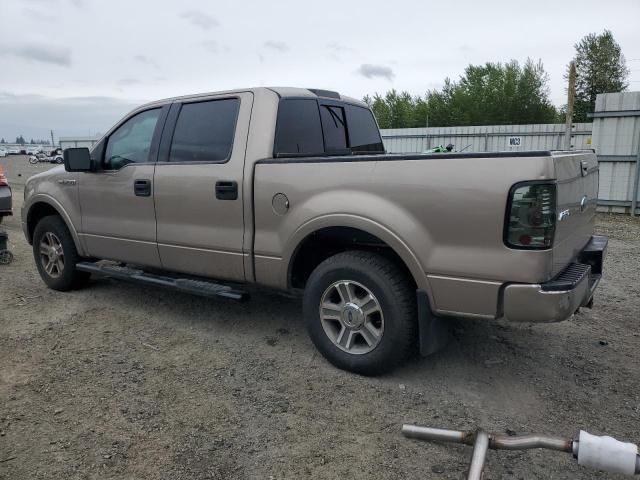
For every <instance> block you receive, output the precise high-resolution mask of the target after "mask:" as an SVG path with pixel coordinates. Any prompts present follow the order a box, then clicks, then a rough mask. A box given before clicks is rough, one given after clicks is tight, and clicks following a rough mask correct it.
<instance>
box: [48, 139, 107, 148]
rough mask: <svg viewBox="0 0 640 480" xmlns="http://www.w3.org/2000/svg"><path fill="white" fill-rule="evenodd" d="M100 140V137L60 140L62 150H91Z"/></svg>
mask: <svg viewBox="0 0 640 480" xmlns="http://www.w3.org/2000/svg"><path fill="white" fill-rule="evenodd" d="M98 140H100V137H60V138H59V139H58V141H59V144H60V148H61V149H62V150H65V149H67V148H74V147H87V148H91V147H93V146H94V145H95V144H96V143H97V142H98Z"/></svg>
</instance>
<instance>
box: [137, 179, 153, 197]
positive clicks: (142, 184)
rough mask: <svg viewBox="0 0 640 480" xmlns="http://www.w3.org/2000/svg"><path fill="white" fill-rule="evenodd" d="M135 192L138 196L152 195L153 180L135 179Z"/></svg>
mask: <svg viewBox="0 0 640 480" xmlns="http://www.w3.org/2000/svg"><path fill="white" fill-rule="evenodd" d="M133 193H135V194H136V196H137V197H150V196H151V180H147V179H141V180H134V182H133Z"/></svg>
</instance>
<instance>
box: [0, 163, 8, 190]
mask: <svg viewBox="0 0 640 480" xmlns="http://www.w3.org/2000/svg"><path fill="white" fill-rule="evenodd" d="M0 185H1V186H4V185H9V180H7V176H6V175H5V174H4V170H3V169H2V167H0Z"/></svg>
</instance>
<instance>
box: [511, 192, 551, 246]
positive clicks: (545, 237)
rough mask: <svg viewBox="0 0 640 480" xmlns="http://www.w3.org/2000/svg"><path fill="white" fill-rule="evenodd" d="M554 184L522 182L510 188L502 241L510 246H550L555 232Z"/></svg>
mask: <svg viewBox="0 0 640 480" xmlns="http://www.w3.org/2000/svg"><path fill="white" fill-rule="evenodd" d="M555 212H556V185H555V184H553V183H544V182H537V181H534V182H522V183H520V184H517V185H515V186H514V187H513V188H512V189H511V195H510V198H509V205H508V206H507V219H506V222H505V232H504V235H505V238H504V239H505V243H506V244H507V246H508V247H511V248H527V249H531V248H534V249H536V248H537V249H543V248H551V247H552V245H553V236H554V232H555V226H556V225H555V219H556V213H555Z"/></svg>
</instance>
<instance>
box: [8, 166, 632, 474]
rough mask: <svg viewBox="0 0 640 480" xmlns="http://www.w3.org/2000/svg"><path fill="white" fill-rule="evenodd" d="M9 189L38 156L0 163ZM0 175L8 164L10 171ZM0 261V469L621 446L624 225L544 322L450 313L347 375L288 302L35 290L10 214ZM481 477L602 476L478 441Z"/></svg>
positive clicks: (359, 463) (464, 456)
mask: <svg viewBox="0 0 640 480" xmlns="http://www.w3.org/2000/svg"><path fill="white" fill-rule="evenodd" d="M0 164H3V165H4V166H5V167H6V169H7V171H8V172H9V178H10V180H11V181H12V182H13V185H14V199H15V203H16V207H17V209H16V212H18V213H19V207H20V204H21V199H22V187H21V185H20V183H22V181H21V180H23V179H24V178H26V177H28V176H29V175H31V174H32V173H34V172H35V171H41V170H44V169H46V168H48V166H47V165H38V166H35V167H34V166H29V165H28V164H27V163H26V159H25V158H24V157H10V158H8V159H0ZM18 174H21V175H22V176H20V177H18ZM3 226H6V228H7V230H8V232H9V235H10V248H11V250H12V251H13V253H14V254H15V261H14V262H13V263H12V264H11V265H9V266H0V359H1V360H2V364H1V365H2V366H1V369H0V478H2V479H7V480H8V479H11V480H14V479H26V478H36V479H52V478H65V479H93V478H136V479H172V480H175V479H187V478H198V479H204V478H214V479H227V478H240V479H244V478H265V479H268V478H273V479H285V478H286V479H298V478H376V479H397V478H407V479H413V478H415V479H418V478H443V479H444V478H454V479H459V478H463V477H464V472H465V469H466V466H467V462H468V459H469V457H470V454H471V450H470V449H469V448H463V447H460V446H456V445H441V444H437V445H436V444H427V443H419V442H416V441H412V440H408V439H405V438H403V437H402V436H401V435H400V426H401V424H402V423H403V422H417V423H421V424H426V425H431V426H437V427H445V428H447V427H449V428H461V429H472V428H475V427H477V426H482V427H484V428H486V429H489V430H492V431H497V432H506V431H507V430H508V431H513V432H517V433H548V434H559V435H566V436H572V435H574V434H575V433H576V432H577V431H578V430H579V429H581V428H582V429H586V430H588V431H590V432H591V433H596V434H605V433H606V434H610V435H612V436H614V437H617V438H619V439H621V440H626V441H633V442H636V443H640V423H639V422H638V420H639V405H640V402H639V400H640V393H639V392H640V376H639V375H638V371H640V361H639V358H640V357H639V355H638V347H639V345H640V338H639V335H640V333H639V330H638V326H637V325H638V312H640V295H639V291H638V290H639V288H638V286H639V285H640V255H639V254H640V223H639V222H638V221H635V220H631V219H629V218H628V217H619V216H605V215H603V216H600V217H599V218H598V230H599V231H601V232H602V233H605V234H607V235H609V236H610V237H611V240H610V244H609V254H608V257H607V261H606V271H605V275H604V280H603V282H602V284H601V287H600V289H599V292H598V294H597V298H596V303H595V307H594V309H593V310H590V311H589V310H586V311H584V312H583V313H581V314H579V315H577V316H575V317H574V318H573V319H571V320H569V321H566V322H563V323H560V324H551V325H533V326H530V325H510V324H507V323H499V322H484V321H456V322H455V324H454V332H455V333H454V338H453V339H452V341H451V342H450V343H449V345H448V346H447V348H446V349H445V350H443V351H442V352H439V353H438V354H436V355H433V356H431V357H429V358H426V359H422V358H417V359H414V360H412V361H411V362H410V363H408V364H407V365H406V366H405V367H403V368H401V369H399V370H397V371H396V372H394V373H393V374H390V375H387V376H384V377H381V378H364V377H359V376H356V375H352V374H348V373H345V372H341V371H338V370H336V369H335V368H333V367H331V366H330V365H329V364H328V363H327V362H326V361H325V360H324V359H323V358H322V357H320V356H319V355H318V354H316V352H315V350H314V348H313V346H312V344H311V342H310V340H309V339H308V338H307V335H306V333H305V331H304V328H303V325H302V323H301V318H300V316H301V313H300V312H301V305H300V301H299V300H296V299H289V298H286V297H282V296H278V295H275V294H270V293H265V292H255V293H254V294H253V299H252V301H251V302H249V303H245V304H238V303H234V302H231V301H225V300H206V299H202V298H197V297H192V296H189V295H185V294H178V293H174V292H167V291H163V290H154V289H152V288H144V287H139V286H134V285H130V284H125V283H117V282H115V281H111V280H104V279H102V280H94V281H93V282H92V285H91V286H90V287H89V288H87V289H85V290H81V291H75V292H71V293H58V292H54V291H51V290H48V289H46V288H45V287H44V284H43V283H42V282H41V281H40V279H39V277H38V274H37V272H36V269H35V266H34V263H33V259H32V257H31V251H30V247H29V246H28V245H27V243H26V241H25V240H24V238H23V236H22V232H21V230H20V225H19V218H18V217H14V218H10V219H9V220H8V221H7V222H6V225H4V224H3ZM487 469H488V472H489V473H488V474H487V478H493V479H496V478H513V479H531V478H555V479H564V478H566V479H569V478H571V479H586V478H617V477H615V476H607V475H605V474H600V473H594V472H592V471H589V470H585V469H582V468H580V467H578V466H577V465H576V464H575V462H574V461H573V460H572V459H571V458H570V457H569V456H567V455H564V454H558V453H554V452H547V451H535V452H490V454H489V459H488V465H487Z"/></svg>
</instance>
